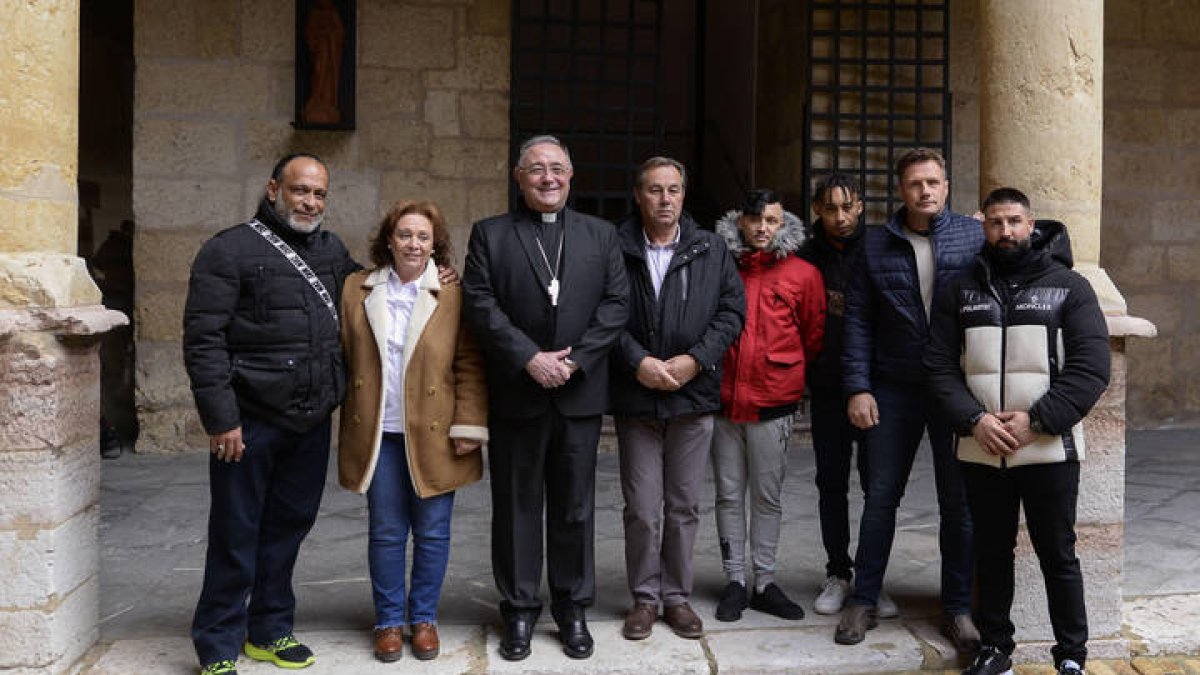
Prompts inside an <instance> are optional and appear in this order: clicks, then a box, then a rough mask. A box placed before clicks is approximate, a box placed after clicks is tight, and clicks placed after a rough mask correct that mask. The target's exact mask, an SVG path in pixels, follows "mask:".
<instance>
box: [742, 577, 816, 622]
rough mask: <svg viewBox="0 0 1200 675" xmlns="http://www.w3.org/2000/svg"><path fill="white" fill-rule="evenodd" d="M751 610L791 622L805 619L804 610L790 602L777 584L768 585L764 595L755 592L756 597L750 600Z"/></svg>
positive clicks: (763, 591)
mask: <svg viewBox="0 0 1200 675" xmlns="http://www.w3.org/2000/svg"><path fill="white" fill-rule="evenodd" d="M750 609H757V610H758V611H760V612H766V613H767V614H771V615H773V616H777V617H779V618H781V619H789V620H791V621H796V620H798V619H803V618H804V608H802V607H801V606H800V605H797V604H796V603H794V602H792V601H791V600H789V599H788V596H786V595H784V594H783V591H782V590H780V588H779V587H778V586H776V585H775V584H767V587H766V588H764V589H763V590H762V593H759V592H758V591H755V592H754V597H752V598H750Z"/></svg>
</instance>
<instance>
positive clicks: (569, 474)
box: [488, 411, 600, 621]
mask: <svg viewBox="0 0 1200 675" xmlns="http://www.w3.org/2000/svg"><path fill="white" fill-rule="evenodd" d="M488 426H489V428H490V430H491V431H490V436H491V440H490V441H489V443H488V469H489V472H490V473H491V480H492V574H493V575H494V576H495V580H496V588H497V589H498V590H499V591H500V596H501V597H502V598H503V601H502V603H501V605H500V612H501V614H502V615H503V616H504V619H505V621H508V620H510V618H511V617H512V616H513V615H514V614H517V613H523V614H526V615H533V616H536V615H537V614H538V613H539V612H540V611H541V607H542V603H541V600H540V599H539V598H538V590H539V588H540V587H541V583H542V541H543V539H542V537H543V520H542V514H543V513H545V526H544V527H545V530H544V532H545V535H544V536H545V545H546V567H547V571H546V580H547V581H548V582H549V586H550V596H551V602H552V603H553V605H552V611H554V612H555V616H558V612H559V610H562V611H568V610H571V609H572V608H573V607H575V606H580V607H586V606H590V605H591V604H592V601H593V600H594V597H595V593H596V559H595V538H596V534H595V503H596V444H597V443H598V442H599V440H600V416H599V415H595V416H589V417H564V416H562V415H560V414H559V413H558V412H557V411H549V412H546V413H545V414H543V415H541V416H539V417H534V418H531V419H497V418H495V417H493V418H492V419H491V420H489V422H488Z"/></svg>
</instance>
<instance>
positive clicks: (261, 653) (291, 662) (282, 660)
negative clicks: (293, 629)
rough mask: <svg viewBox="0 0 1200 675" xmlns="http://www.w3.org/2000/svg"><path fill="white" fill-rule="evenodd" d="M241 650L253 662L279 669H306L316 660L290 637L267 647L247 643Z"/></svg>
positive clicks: (309, 650)
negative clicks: (274, 666) (261, 662)
mask: <svg viewBox="0 0 1200 675" xmlns="http://www.w3.org/2000/svg"><path fill="white" fill-rule="evenodd" d="M242 649H243V650H244V651H245V652H246V656H249V657H250V658H252V659H254V660H255V661H270V662H271V663H274V664H275V665H277V666H279V667H280V668H307V667H309V666H311V665H312V664H313V663H315V662H316V660H317V659H316V657H315V656H313V653H312V650H311V649H309V648H308V647H305V646H304V645H302V644H300V642H299V641H298V640H296V638H295V637H293V636H291V635H285V636H283V637H281V638H279V639H278V640H275V641H274V642H272V643H271V644H269V645H256V644H254V643H252V642H249V641H247V642H246V644H244V645H243V646H242Z"/></svg>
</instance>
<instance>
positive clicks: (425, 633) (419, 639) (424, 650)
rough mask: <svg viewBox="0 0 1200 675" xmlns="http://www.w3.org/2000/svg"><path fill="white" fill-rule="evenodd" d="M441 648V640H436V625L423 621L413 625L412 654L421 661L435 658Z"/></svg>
mask: <svg viewBox="0 0 1200 675" xmlns="http://www.w3.org/2000/svg"><path fill="white" fill-rule="evenodd" d="M441 648H442V645H441V642H439V641H438V634H437V626H435V625H433V624H431V623H424V622H422V623H418V624H415V625H413V627H412V651H413V656H415V657H417V658H418V659H420V660H422V661H428V660H430V659H435V658H437V655H438V652H439V651H441Z"/></svg>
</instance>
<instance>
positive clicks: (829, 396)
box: [809, 387, 867, 581]
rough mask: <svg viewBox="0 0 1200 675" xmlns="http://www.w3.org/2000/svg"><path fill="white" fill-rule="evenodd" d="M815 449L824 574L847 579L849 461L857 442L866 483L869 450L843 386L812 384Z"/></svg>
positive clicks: (860, 477) (862, 480)
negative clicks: (852, 420) (853, 420)
mask: <svg viewBox="0 0 1200 675" xmlns="http://www.w3.org/2000/svg"><path fill="white" fill-rule="evenodd" d="M809 413H810V415H811V421H812V442H813V452H814V453H815V454H816V460H817V476H816V483H817V492H818V493H819V494H820V499H819V501H818V509H819V510H820V514H821V543H822V544H824V545H825V556H826V558H825V560H826V562H825V574H826V576H833V577H838V578H839V579H846V580H847V581H848V580H849V579H850V578H851V576H852V571H853V569H854V561H853V560H852V559H851V558H850V505H849V499H848V497H847V495H848V494H849V492H850V465H851V460H852V459H853V458H854V446H855V444H857V445H858V462H857V465H858V481H859V484H860V485H862V487H863V489H864V491H865V490H866V487H867V461H866V457H867V453H866V449H865V448H864V447H863V439H864V435H863V432H862V431H861V430H860V429H859V428H858V427H856V426H854V425H853V424H850V418H849V417H847V416H846V397H845V396H843V395H842V392H841V390H840V389H836V388H826V387H820V388H813V389H812V390H811V396H810V398H809Z"/></svg>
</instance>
